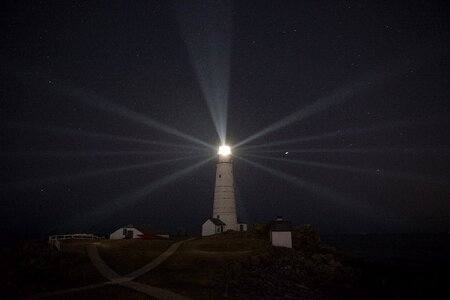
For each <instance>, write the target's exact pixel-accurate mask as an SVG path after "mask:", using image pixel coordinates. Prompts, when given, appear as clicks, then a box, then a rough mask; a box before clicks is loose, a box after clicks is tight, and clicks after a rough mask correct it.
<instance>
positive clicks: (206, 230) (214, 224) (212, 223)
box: [202, 218, 226, 236]
mask: <svg viewBox="0 0 450 300" xmlns="http://www.w3.org/2000/svg"><path fill="white" fill-rule="evenodd" d="M225 226H226V224H225V223H224V222H222V221H221V220H219V219H217V218H210V219H208V220H206V221H205V223H203V225H202V236H208V235H213V234H217V233H222V232H223V231H224V229H225Z"/></svg>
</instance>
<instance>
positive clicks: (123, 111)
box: [70, 90, 215, 149]
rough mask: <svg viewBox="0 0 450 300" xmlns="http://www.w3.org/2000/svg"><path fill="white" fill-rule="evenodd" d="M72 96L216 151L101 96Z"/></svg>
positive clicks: (73, 94) (84, 94)
mask: <svg viewBox="0 0 450 300" xmlns="http://www.w3.org/2000/svg"><path fill="white" fill-rule="evenodd" d="M70 95H71V96H72V97H74V98H77V99H79V100H81V101H83V102H84V103H86V104H88V105H89V106H92V107H95V108H98V109H100V110H103V111H108V112H111V113H114V114H116V115H118V116H120V117H122V118H125V119H128V120H131V121H134V122H136V123H139V124H143V125H146V126H148V127H151V128H154V129H158V130H160V131H162V132H165V133H168V134H171V135H174V136H178V137H181V138H183V139H185V140H188V141H191V142H194V143H197V144H200V145H202V146H205V147H208V148H211V149H215V148H214V147H213V146H211V145H209V144H207V143H205V142H204V141H202V140H199V139H197V138H195V137H193V136H190V135H188V134H186V133H183V132H181V131H179V130H178V129H174V128H172V127H169V126H167V125H165V124H163V123H161V122H158V121H156V120H153V119H151V118H150V117H148V116H146V115H143V114H141V113H138V112H135V111H133V110H131V109H128V108H126V107H124V106H122V105H119V104H117V103H113V102H111V101H107V100H106V99H103V98H101V97H99V96H95V95H88V94H87V93H84V92H82V91H76V90H72V91H71V93H70Z"/></svg>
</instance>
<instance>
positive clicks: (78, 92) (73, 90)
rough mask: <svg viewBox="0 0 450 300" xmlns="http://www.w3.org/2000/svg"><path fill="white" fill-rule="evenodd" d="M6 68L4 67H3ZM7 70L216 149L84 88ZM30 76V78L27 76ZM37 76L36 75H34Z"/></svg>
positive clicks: (17, 75)
mask: <svg viewBox="0 0 450 300" xmlns="http://www.w3.org/2000/svg"><path fill="white" fill-rule="evenodd" d="M2 67H4V66H2ZM6 69H9V71H10V72H11V73H12V75H14V76H16V77H18V78H20V79H22V80H26V83H29V84H32V85H33V86H35V87H39V88H42V89H44V90H46V91H52V92H54V93H58V94H60V95H62V96H67V97H71V98H73V99H76V100H77V101H80V102H82V103H84V104H86V105H88V106H90V107H94V108H97V109H99V110H102V111H106V112H110V113H113V114H115V115H117V116H120V117H122V118H124V119H127V120H131V121H133V122H135V123H138V124H143V125H146V126H148V127H150V128H153V129H157V130H160V131H162V132H165V133H168V134H171V135H174V136H177V137H180V138H183V139H185V140H188V141H191V142H194V143H197V144H199V145H202V146H205V147H208V148H211V149H215V148H214V147H213V146H212V145H209V144H208V143H205V142H204V141H202V140H200V139H197V138H195V137H193V136H191V135H188V134H186V133H183V132H181V131H179V130H178V129H175V128H172V127H170V126H167V125H165V124H163V123H161V122H159V121H156V120H154V119H152V118H150V117H148V116H146V115H144V114H141V113H138V112H135V111H133V110H131V109H128V108H126V107H125V106H122V105H120V104H117V103H114V102H112V101H109V100H107V99H105V98H103V97H101V96H99V95H96V94H95V93H94V92H88V91H86V90H84V89H82V88H77V87H74V86H72V85H70V84H68V83H66V82H64V80H61V79H59V80H54V79H52V78H50V77H48V76H45V75H44V74H40V78H39V81H38V80H36V78H30V76H29V74H26V73H23V72H22V70H21V72H18V71H17V70H16V69H14V67H12V66H11V64H9V66H7V68H6ZM27 75H28V76H27ZM34 75H35V74H34ZM44 82H45V83H48V82H54V84H52V88H51V89H49V87H48V85H47V84H46V85H44V84H43V83H44Z"/></svg>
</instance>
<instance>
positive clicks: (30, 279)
mask: <svg viewBox="0 0 450 300" xmlns="http://www.w3.org/2000/svg"><path fill="white" fill-rule="evenodd" d="M174 242H175V241H170V240H150V241H143V240H102V241H86V240H73V241H64V242H63V243H61V251H59V252H58V251H56V249H54V247H50V246H49V245H48V244H47V243H46V242H40V243H38V244H36V243H29V245H27V246H26V247H25V248H22V249H21V250H20V251H19V252H17V253H15V258H14V260H11V263H10V264H9V269H8V270H9V271H11V272H12V273H14V274H13V275H14V276H13V278H14V279H15V280H14V282H13V283H8V284H9V285H8V288H9V292H10V293H9V294H7V296H8V295H9V296H13V295H23V296H26V295H35V294H40V293H45V292H51V291H55V290H60V289H67V288H74V287H80V286H85V285H90V284H94V283H99V282H104V281H106V279H105V278H103V277H102V276H101V275H100V274H99V273H98V272H97V271H96V270H95V268H94V267H93V266H92V264H91V262H90V260H89V258H88V256H87V254H86V250H85V248H86V246H87V245H89V244H92V243H94V244H95V245H96V246H97V248H98V250H99V253H100V256H101V257H102V258H103V259H104V260H105V262H106V263H107V264H108V265H109V266H110V267H111V268H112V269H113V270H115V271H116V272H117V273H119V274H121V275H126V274H127V273H129V272H132V271H134V270H136V269H139V268H141V267H142V266H144V265H145V264H147V263H149V262H150V261H152V260H153V259H154V258H156V257H157V256H159V255H160V254H161V253H162V252H164V251H165V250H166V249H167V248H168V247H170V245H172V244H173V243H174ZM270 249H271V247H270V245H269V243H268V242H267V241H265V240H260V239H254V238H248V237H247V236H246V235H245V233H226V234H223V235H217V236H210V237H203V238H197V239H194V240H190V241H186V242H185V244H183V245H182V246H181V247H180V248H179V249H178V250H177V252H175V254H174V255H173V256H171V257H170V258H169V259H168V260H167V261H166V262H164V263H163V264H162V265H160V266H158V268H156V269H154V270H153V271H151V272H149V273H148V274H145V275H143V276H141V277H140V278H137V279H136V281H139V282H142V283H145V284H149V285H152V286H157V287H160V288H165V289H169V290H171V291H173V292H175V293H179V294H182V295H186V296H188V297H191V298H193V299H222V298H223V296H224V291H226V286H224V284H228V282H229V280H232V278H234V277H235V275H236V274H238V273H239V272H240V271H239V269H236V268H235V266H236V263H237V262H243V261H246V262H250V261H259V260H260V259H261V258H262V257H263V256H264V255H265V253H268V251H269V250H270ZM5 259H6V258H5ZM18 266H19V267H18ZM2 273H3V275H5V274H6V275H5V276H2V277H4V278H7V277H9V276H10V275H11V273H8V272H5V268H4V269H3V272H2ZM3 283H4V282H2V285H3V286H2V288H3V287H4V284H3ZM0 298H2V296H0ZM3 299H4V298H3ZM48 299H151V298H150V297H148V296H145V295H143V294H140V293H138V292H135V291H132V290H129V289H126V288H124V287H120V286H106V287H101V288H96V289H92V290H86V291H79V292H72V293H68V294H64V295H58V296H51V297H49V298H48ZM227 299H230V298H227Z"/></svg>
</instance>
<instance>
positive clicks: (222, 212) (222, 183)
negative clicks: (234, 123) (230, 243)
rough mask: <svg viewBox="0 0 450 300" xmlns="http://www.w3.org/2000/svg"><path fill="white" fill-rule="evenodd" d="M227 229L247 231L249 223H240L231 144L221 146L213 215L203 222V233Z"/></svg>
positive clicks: (214, 232)
mask: <svg viewBox="0 0 450 300" xmlns="http://www.w3.org/2000/svg"><path fill="white" fill-rule="evenodd" d="M217 220H219V221H220V222H217ZM221 223H223V224H221ZM227 230H235V231H247V224H245V223H239V222H238V219H237V215H236V201H235V199H234V180H233V160H232V156H231V149H230V147H229V146H221V147H219V153H218V156H217V167H216V185H215V189H214V205H213V215H212V218H210V219H208V220H206V222H205V223H203V225H202V235H203V236H204V235H211V234H216V233H221V232H224V231H227Z"/></svg>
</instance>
